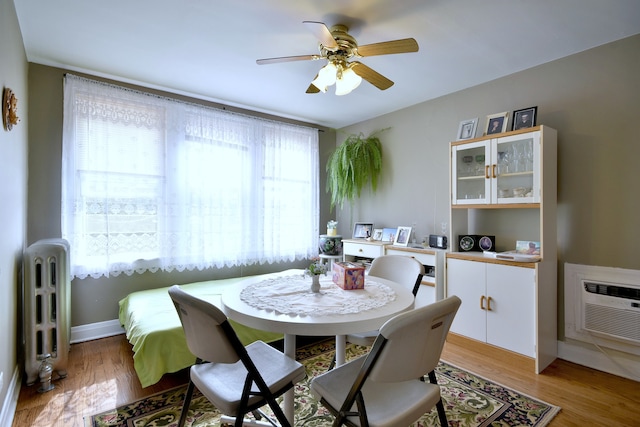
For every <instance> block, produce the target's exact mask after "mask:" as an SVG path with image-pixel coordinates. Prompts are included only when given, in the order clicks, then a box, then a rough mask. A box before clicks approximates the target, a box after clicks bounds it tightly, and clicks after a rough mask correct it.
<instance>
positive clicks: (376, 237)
mask: <svg viewBox="0 0 640 427" xmlns="http://www.w3.org/2000/svg"><path fill="white" fill-rule="evenodd" d="M373 240H382V228H375V229H374V230H373Z"/></svg>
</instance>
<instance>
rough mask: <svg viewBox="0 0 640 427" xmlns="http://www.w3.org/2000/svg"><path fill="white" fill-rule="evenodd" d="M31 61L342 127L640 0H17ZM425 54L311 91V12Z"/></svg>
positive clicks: (507, 66) (500, 67) (585, 35)
mask: <svg viewBox="0 0 640 427" xmlns="http://www.w3.org/2000/svg"><path fill="white" fill-rule="evenodd" d="M14 2H15V7H16V10H17V14H18V20H19V23H20V28H21V31H22V37H23V40H24V45H25V49H26V54H27V58H28V60H29V61H30V62H35V63H40V64H45V65H52V66H61V67H64V68H68V69H71V70H75V71H82V72H87V73H91V74H94V75H99V76H104V77H110V78H113V79H116V80H120V81H126V82H130V83H137V84H141V85H143V86H147V87H152V88H159V89H164V90H168V91H170V92H175V93H179V94H186V95H190V96H194V97H196V98H202V99H207V100H212V101H216V102H221V103H224V104H227V105H232V106H238V107H244V108H248V109H251V110H254V111H261V112H266V113H271V114H276V115H279V116H284V117H289V118H293V119H299V120H303V121H307V122H312V123H316V124H318V125H324V126H329V127H334V128H340V127H344V126H347V125H350V124H353V123H357V122H360V121H362V120H366V119H370V118H373V117H376V116H379V115H382V114H385V113H388V112H391V111H395V110H398V109H401V108H404V107H408V106H411V105H414V104H418V103H421V102H424V101H427V100H429V99H433V98H436V97H439V96H442V95H446V94H448V93H452V92H455V91H459V90H461V89H464V88H468V87H471V86H475V85H477V84H480V83H483V82H486V81H490V80H494V79H497V78H499V77H501V76H505V75H508V74H512V73H514V72H517V71H520V70H524V69H527V68H530V67H533V66H536V65H539V64H543V63H546V62H549V61H552V60H555V59H558V58H561V57H564V56H567V55H570V54H573V53H576V52H580V51H583V50H586V49H589V48H592V47H595V46H598V45H602V44H605V43H608V42H611V41H614V40H618V39H621V38H624V37H628V36H631V35H634V34H638V33H640V1H638V0H528V1H524V0H484V1H481V0H402V1H400V0H399V1H389V0H371V1H363V0H360V1H356V0H352V1H347V0H344V1H336V0H333V1H331V0H235V1H234V0H230V1H216V0H133V1H132V0H110V1H95V0H93V1H91V0H57V1H51V0H14ZM306 20H307V21H320V22H324V23H326V24H327V26H329V27H331V26H332V25H335V24H345V25H347V26H349V32H350V34H351V35H352V36H354V37H355V38H356V39H357V40H358V43H359V44H361V45H363V44H369V43H377V42H383V41H388V40H395V39H401V38H407V37H413V38H415V39H416V40H417V42H418V44H419V46H420V50H419V52H416V53H405V54H396V55H385V56H375V57H369V58H362V59H360V61H361V62H363V63H364V64H366V65H368V66H369V67H371V68H373V69H374V70H376V71H378V72H379V73H381V74H383V75H384V76H386V77H387V78H389V79H391V80H393V81H394V82H395V85H394V86H392V87H391V88H390V89H387V90H386V91H380V90H379V89H377V88H375V87H374V86H372V85H371V84H369V83H367V82H363V83H362V84H361V85H360V87H359V88H357V89H356V90H355V91H353V92H352V93H351V94H349V95H346V96H336V95H335V94H333V93H331V91H328V92H327V93H325V94H322V93H319V94H313V95H311V94H306V93H305V90H306V89H307V87H308V86H309V83H310V81H311V80H312V79H313V78H314V77H315V75H316V73H317V71H318V70H319V69H320V68H321V67H322V66H323V65H324V61H322V62H321V61H298V62H287V63H278V64H270V65H257V64H256V62H255V61H256V59H259V58H270V57H279V56H289V55H305V54H316V53H318V42H317V40H316V39H315V37H314V36H313V34H312V33H311V32H310V31H309V30H308V29H307V28H306V27H305V26H304V25H303V24H302V21H306Z"/></svg>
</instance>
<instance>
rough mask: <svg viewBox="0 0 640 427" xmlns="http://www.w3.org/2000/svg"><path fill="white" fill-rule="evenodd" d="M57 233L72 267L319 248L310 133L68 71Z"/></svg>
mask: <svg viewBox="0 0 640 427" xmlns="http://www.w3.org/2000/svg"><path fill="white" fill-rule="evenodd" d="M64 103H65V105H64V131H63V156H62V237H63V238H65V239H67V240H68V241H69V243H70V246H71V254H70V259H71V263H72V274H73V275H74V276H75V277H79V278H84V277H87V276H92V277H100V276H102V275H107V276H108V275H119V274H120V273H125V274H129V275H130V274H132V273H133V272H144V271H147V270H150V271H156V270H158V269H162V270H166V271H171V270H178V271H182V270H185V269H187V270H192V269H205V268H211V267H218V268H220V267H223V266H227V267H230V266H235V265H247V264H256V263H258V264H263V263H274V262H280V261H294V260H297V259H304V258H309V257H312V256H315V255H317V248H316V242H317V237H318V230H319V227H318V221H319V208H318V203H319V201H318V197H319V194H318V188H319V184H318V180H319V173H318V167H319V165H318V131H317V129H312V128H307V127H302V126H295V125H291V124H287V123H280V122H276V121H271V120H265V119H260V118H255V117H250V116H245V115H241V114H235V113H230V112H226V111H221V110H216V109H212V108H207V107H203V106H201V105H196V104H189V103H185V102H180V101H176V100H172V99H168V98H162V97H158V96H154V95H150V94H145V93H143V92H139V91H134V90H129V89H124V88H121V87H118V86H114V85H110V84H105V83H101V82H96V81H93V80H88V79H85V78H81V77H77V76H73V75H67V76H66V78H65V85H64Z"/></svg>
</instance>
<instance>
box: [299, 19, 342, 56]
mask: <svg viewBox="0 0 640 427" xmlns="http://www.w3.org/2000/svg"><path fill="white" fill-rule="evenodd" d="M302 23H303V24H304V25H305V26H306V27H307V28H308V29H309V31H311V32H312V33H313V35H314V36H316V38H317V39H318V40H319V41H320V43H322V45H323V46H325V47H328V48H332V49H334V48H337V47H338V43H337V42H336V40H335V39H334V38H333V35H332V34H331V31H330V30H329V28H328V27H327V26H326V25H325V24H324V22H316V21H302Z"/></svg>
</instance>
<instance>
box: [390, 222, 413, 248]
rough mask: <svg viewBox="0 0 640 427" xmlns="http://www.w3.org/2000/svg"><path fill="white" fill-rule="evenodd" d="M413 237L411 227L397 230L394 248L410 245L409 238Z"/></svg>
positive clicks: (401, 227)
mask: <svg viewBox="0 0 640 427" xmlns="http://www.w3.org/2000/svg"><path fill="white" fill-rule="evenodd" d="M410 237H411V227H403V226H400V227H398V229H397V230H396V235H395V239H394V240H393V245H394V246H407V245H408V244H409V238H410Z"/></svg>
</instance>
